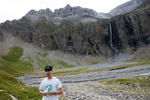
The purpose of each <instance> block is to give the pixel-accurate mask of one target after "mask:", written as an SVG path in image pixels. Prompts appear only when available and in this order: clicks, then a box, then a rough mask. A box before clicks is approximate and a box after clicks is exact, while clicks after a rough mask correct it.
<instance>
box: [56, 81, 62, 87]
mask: <svg viewBox="0 0 150 100" xmlns="http://www.w3.org/2000/svg"><path fill="white" fill-rule="evenodd" d="M57 86H58V89H59V88H62V84H61V82H60V80H59V79H58V82H57Z"/></svg>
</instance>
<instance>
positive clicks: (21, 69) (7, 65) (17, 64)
mask: <svg viewBox="0 0 150 100" xmlns="http://www.w3.org/2000/svg"><path fill="white" fill-rule="evenodd" d="M22 55H23V49H22V48H20V47H12V48H10V50H9V52H8V54H6V55H3V56H2V57H1V59H0V63H1V65H2V66H1V67H0V69H1V70H4V71H6V72H8V73H9V74H12V75H14V76H20V75H23V74H25V73H28V72H31V71H33V66H32V64H31V63H29V62H27V61H23V60H21V57H22Z"/></svg>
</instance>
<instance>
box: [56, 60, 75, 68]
mask: <svg viewBox="0 0 150 100" xmlns="http://www.w3.org/2000/svg"><path fill="white" fill-rule="evenodd" d="M57 63H58V64H59V65H61V66H63V67H65V68H72V67H75V65H69V64H67V63H66V62H64V61H58V62H57Z"/></svg>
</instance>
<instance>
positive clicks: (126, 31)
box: [112, 0, 150, 52]
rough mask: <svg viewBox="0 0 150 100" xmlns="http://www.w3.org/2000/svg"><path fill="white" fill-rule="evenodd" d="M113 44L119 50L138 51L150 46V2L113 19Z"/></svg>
mask: <svg viewBox="0 0 150 100" xmlns="http://www.w3.org/2000/svg"><path fill="white" fill-rule="evenodd" d="M112 26H113V27H112V28H113V33H114V35H113V43H114V45H115V46H116V47H117V48H118V49H122V50H125V49H126V50H130V51H131V52H133V51H136V50H137V49H138V48H140V47H142V46H145V45H147V46H148V45H149V44H150V38H149V36H150V29H149V26H150V1H149V0H147V1H145V2H144V3H143V4H142V5H141V6H140V7H138V8H137V9H135V10H133V11H131V12H130V13H127V14H124V15H119V16H116V17H114V18H112ZM118 39H119V41H118Z"/></svg>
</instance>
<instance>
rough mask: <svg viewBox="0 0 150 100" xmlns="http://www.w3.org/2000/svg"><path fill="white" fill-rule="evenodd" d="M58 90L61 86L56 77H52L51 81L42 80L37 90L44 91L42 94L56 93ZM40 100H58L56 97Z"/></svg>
mask: <svg viewBox="0 0 150 100" xmlns="http://www.w3.org/2000/svg"><path fill="white" fill-rule="evenodd" d="M59 88H62V84H61V82H60V80H59V79H58V78H56V77H52V79H48V78H47V77H46V78H44V79H43V80H42V81H41V84H40V87H39V89H40V90H44V92H50V91H57V90H58V89H59ZM42 100H58V96H57V95H46V96H43V98H42Z"/></svg>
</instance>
